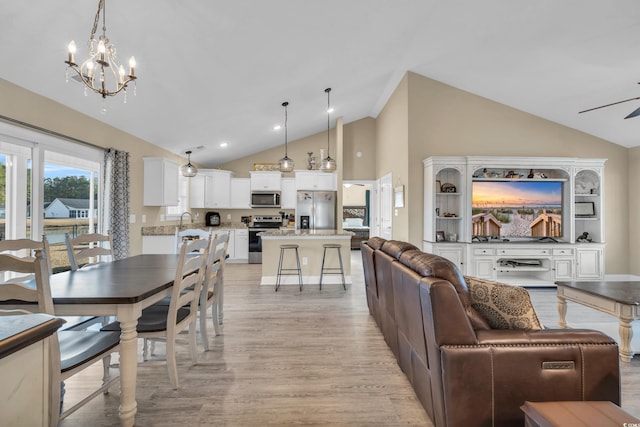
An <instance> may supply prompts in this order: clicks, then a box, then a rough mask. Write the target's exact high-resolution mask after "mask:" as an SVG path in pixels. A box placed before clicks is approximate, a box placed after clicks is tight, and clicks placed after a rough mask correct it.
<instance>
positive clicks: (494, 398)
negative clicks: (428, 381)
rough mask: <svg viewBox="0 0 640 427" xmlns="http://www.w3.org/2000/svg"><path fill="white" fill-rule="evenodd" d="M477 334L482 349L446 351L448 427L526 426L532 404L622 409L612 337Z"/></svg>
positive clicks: (557, 332) (581, 333)
mask: <svg viewBox="0 0 640 427" xmlns="http://www.w3.org/2000/svg"><path fill="white" fill-rule="evenodd" d="M477 332H478V336H479V340H480V341H481V342H482V344H479V345H467V346H453V345H447V346H441V347H440V351H441V364H442V377H443V378H442V384H443V389H444V390H443V397H444V402H445V412H446V418H447V421H448V423H447V426H450V427H455V426H470V425H477V426H479V425H495V426H501V425H515V424H519V425H522V424H523V423H524V416H523V414H522V412H521V411H520V406H521V405H522V404H523V403H524V402H525V401H526V400H528V401H539V402H544V401H562V400H569V401H583V400H608V401H611V402H613V403H615V404H620V368H619V357H618V346H617V345H616V343H615V342H613V340H611V339H610V338H609V337H607V336H606V335H604V334H600V333H598V332H594V331H565V330H551V331H544V330H543V331H536V332H529V333H527V332H523V331H505V330H501V331H482V333H480V331H477ZM507 337H510V338H509V339H508V338H507ZM460 408H465V410H464V411H461V410H460Z"/></svg>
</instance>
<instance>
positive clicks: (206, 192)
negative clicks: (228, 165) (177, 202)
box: [189, 169, 233, 208]
mask: <svg viewBox="0 0 640 427" xmlns="http://www.w3.org/2000/svg"><path fill="white" fill-rule="evenodd" d="M232 176H233V172H230V171H224V170H217V169H201V170H200V171H199V172H198V175H196V176H194V177H193V178H191V184H190V190H189V206H190V207H191V208H229V207H230V206H231V178H232Z"/></svg>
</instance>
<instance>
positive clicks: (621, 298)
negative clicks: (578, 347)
mask: <svg viewBox="0 0 640 427" xmlns="http://www.w3.org/2000/svg"><path fill="white" fill-rule="evenodd" d="M556 285H557V287H558V313H559V314H560V320H559V322H558V323H559V325H560V327H561V328H566V327H567V321H566V315H567V301H573V302H575V303H578V304H581V305H584V306H587V307H591V308H595V309H596V310H598V311H602V312H603V313H608V314H612V315H614V316H616V317H617V318H618V320H619V326H618V332H619V333H620V344H621V345H620V359H621V360H622V361H624V362H630V361H631V359H632V358H633V355H634V353H633V351H632V350H631V339H632V338H633V329H632V328H631V324H632V322H633V321H634V320H637V319H640V282H637V281H619V282H612V281H606V280H605V281H600V282H556Z"/></svg>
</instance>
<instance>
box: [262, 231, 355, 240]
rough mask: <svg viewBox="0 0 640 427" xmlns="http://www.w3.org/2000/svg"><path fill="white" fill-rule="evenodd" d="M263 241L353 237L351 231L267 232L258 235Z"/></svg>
mask: <svg viewBox="0 0 640 427" xmlns="http://www.w3.org/2000/svg"><path fill="white" fill-rule="evenodd" d="M258 235H259V236H260V237H262V239H263V240H269V239H283V238H285V239H286V238H291V239H305V238H319V239H326V238H336V239H340V238H344V239H350V238H351V236H353V233H352V232H351V231H344V230H292V229H288V230H265V231H263V232H261V233H259V234H258Z"/></svg>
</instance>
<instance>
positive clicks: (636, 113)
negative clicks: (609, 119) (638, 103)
mask: <svg viewBox="0 0 640 427" xmlns="http://www.w3.org/2000/svg"><path fill="white" fill-rule="evenodd" d="M637 116H640V107H638V108H636V109H635V110H633V111H632V112H631V114H629V115H628V116H627V117H625V119H631V118H633V117H637Z"/></svg>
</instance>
